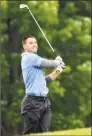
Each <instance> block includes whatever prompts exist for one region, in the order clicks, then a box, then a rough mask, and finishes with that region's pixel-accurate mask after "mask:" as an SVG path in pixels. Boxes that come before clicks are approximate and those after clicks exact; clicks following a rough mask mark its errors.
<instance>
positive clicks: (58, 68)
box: [55, 64, 64, 74]
mask: <svg viewBox="0 0 92 136" xmlns="http://www.w3.org/2000/svg"><path fill="white" fill-rule="evenodd" d="M63 67H64V66H62V64H61V65H59V66H57V67H56V69H55V71H56V73H58V74H60V73H62V71H63V70H64V68H63Z"/></svg>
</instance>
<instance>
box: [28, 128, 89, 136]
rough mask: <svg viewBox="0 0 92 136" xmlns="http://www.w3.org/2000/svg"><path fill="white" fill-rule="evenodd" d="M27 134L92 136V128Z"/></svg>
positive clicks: (39, 135) (33, 135)
mask: <svg viewBox="0 0 92 136" xmlns="http://www.w3.org/2000/svg"><path fill="white" fill-rule="evenodd" d="M26 136H91V128H78V129H72V130H64V131H63V130H62V131H54V132H48V133H39V134H29V135H26Z"/></svg>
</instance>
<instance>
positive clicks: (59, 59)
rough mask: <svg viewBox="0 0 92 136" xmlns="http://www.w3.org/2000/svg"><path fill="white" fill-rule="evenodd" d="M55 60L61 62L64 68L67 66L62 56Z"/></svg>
mask: <svg viewBox="0 0 92 136" xmlns="http://www.w3.org/2000/svg"><path fill="white" fill-rule="evenodd" d="M55 60H57V61H59V62H60V64H62V65H63V66H65V63H64V62H63V59H62V58H61V57H60V56H57V57H56V58H55Z"/></svg>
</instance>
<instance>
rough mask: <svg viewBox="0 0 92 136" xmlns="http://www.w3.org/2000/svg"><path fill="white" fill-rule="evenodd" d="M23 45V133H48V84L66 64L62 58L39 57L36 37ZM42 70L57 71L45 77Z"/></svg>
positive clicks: (49, 119) (49, 120) (49, 116)
mask: <svg viewBox="0 0 92 136" xmlns="http://www.w3.org/2000/svg"><path fill="white" fill-rule="evenodd" d="M22 44H23V48H24V53H22V54H21V56H22V59H21V68H22V74H23V80H24V84H25V97H24V99H23V101H22V103H21V114H22V115H23V117H24V132H23V133H24V134H29V133H37V132H47V131H49V128H50V122H51V109H50V101H49V99H48V97H47V95H48V88H47V82H50V81H52V80H55V79H56V78H57V77H58V75H59V73H61V72H62V71H63V67H64V66H65V64H64V62H63V60H62V58H61V57H60V56H58V57H56V59H55V60H48V59H44V58H42V57H40V56H38V55H37V54H36V53H37V50H38V45H37V40H36V38H35V37H34V36H27V37H25V38H24V39H23V41H22ZM42 68H47V69H52V68H56V69H55V70H54V71H53V72H52V73H51V74H49V75H47V76H46V77H45V75H44V73H43V69H42ZM57 71H59V73H58V72H57Z"/></svg>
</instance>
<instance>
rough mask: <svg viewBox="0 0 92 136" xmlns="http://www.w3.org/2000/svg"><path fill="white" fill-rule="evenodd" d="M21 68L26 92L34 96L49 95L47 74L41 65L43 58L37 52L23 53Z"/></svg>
mask: <svg viewBox="0 0 92 136" xmlns="http://www.w3.org/2000/svg"><path fill="white" fill-rule="evenodd" d="M21 57H22V58H21V68H22V75H23V80H24V84H25V93H26V96H27V95H32V96H47V94H48V88H47V87H46V80H45V75H44V72H43V70H42V68H41V67H40V65H41V62H42V58H41V57H40V56H38V55H37V54H35V53H30V52H24V53H22V54H21Z"/></svg>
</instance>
